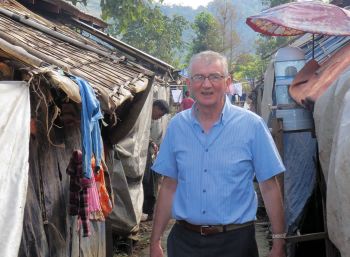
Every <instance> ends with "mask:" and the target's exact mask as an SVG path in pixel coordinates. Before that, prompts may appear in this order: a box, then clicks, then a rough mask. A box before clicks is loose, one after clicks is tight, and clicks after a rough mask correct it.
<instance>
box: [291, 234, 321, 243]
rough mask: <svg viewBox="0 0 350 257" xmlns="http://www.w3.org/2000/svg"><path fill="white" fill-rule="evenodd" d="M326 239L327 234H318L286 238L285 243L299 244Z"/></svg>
mask: <svg viewBox="0 0 350 257" xmlns="http://www.w3.org/2000/svg"><path fill="white" fill-rule="evenodd" d="M326 238H328V235H327V232H318V233H311V234H305V235H296V236H287V237H286V241H287V242H288V243H299V242H305V241H313V240H321V239H326Z"/></svg>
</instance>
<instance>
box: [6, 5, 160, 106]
mask: <svg viewBox="0 0 350 257" xmlns="http://www.w3.org/2000/svg"><path fill="white" fill-rule="evenodd" d="M0 8H6V9H7V10H10V11H11V12H14V13H17V14H21V15H20V18H22V19H23V18H24V16H23V15H27V16H29V17H31V18H29V20H30V21H34V22H35V23H38V24H42V25H45V26H46V27H47V29H48V30H49V31H51V32H53V33H56V34H60V35H65V36H67V37H69V38H71V39H73V40H77V41H79V42H80V43H82V44H83V45H84V46H89V47H90V48H91V47H92V48H95V49H98V50H99V51H100V52H104V53H105V54H104V55H103V56H102V55H101V54H99V53H96V52H94V51H90V50H87V49H84V47H79V46H77V45H74V44H72V43H70V42H67V41H66V40H62V39H60V38H59V37H56V36H52V35H49V34H48V33H45V32H43V31H40V30H38V29H36V28H33V27H31V26H28V25H26V24H24V23H22V22H20V21H17V20H15V19H16V17H8V16H6V15H3V14H1V15H0V38H2V39H4V40H6V41H9V42H10V43H12V44H13V45H18V46H21V47H22V48H24V49H25V50H27V51H28V52H29V53H31V54H32V55H34V56H37V57H39V58H43V57H44V58H47V59H48V60H53V61H54V62H55V63H54V64H56V65H57V66H59V67H60V68H66V69H68V71H69V73H71V74H73V75H77V76H80V77H83V78H84V79H86V80H87V81H88V82H89V83H90V84H91V85H92V87H93V88H94V89H95V91H96V93H97V95H98V97H99V100H100V101H101V103H102V107H103V108H104V109H105V111H108V112H113V111H114V110H115V109H116V108H117V107H118V106H120V105H121V104H122V103H123V102H124V101H125V100H127V99H131V98H132V97H133V96H134V94H136V93H138V92H141V91H143V90H144V89H145V88H146V87H147V85H148V83H149V80H150V79H151V78H152V75H153V73H152V72H151V71H148V70H146V69H144V68H143V67H141V66H139V65H137V64H133V63H130V62H125V61H124V60H123V59H122V58H121V59H118V56H116V55H115V54H114V53H112V52H110V51H109V50H108V49H107V48H103V47H102V46H99V45H97V44H96V43H95V42H93V41H90V40H88V39H86V38H84V37H83V36H81V35H80V34H79V33H77V32H75V31H73V30H70V29H69V28H68V27H65V26H62V25H60V24H53V23H52V22H50V21H47V20H45V19H43V18H42V17H39V16H37V15H35V14H33V13H31V12H30V11H29V10H27V9H25V8H24V7H21V6H20V5H19V4H18V3H14V1H11V3H10V4H0ZM51 28H53V29H51ZM119 57H120V56H119ZM44 60H45V59H44ZM48 62H49V61H48ZM49 63H50V62H49ZM51 64H52V63H51ZM106 97H107V98H109V99H106Z"/></svg>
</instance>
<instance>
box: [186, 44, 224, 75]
mask: <svg viewBox="0 0 350 257" xmlns="http://www.w3.org/2000/svg"><path fill="white" fill-rule="evenodd" d="M198 60H201V61H204V62H205V63H206V64H208V65H209V64H211V63H213V62H215V61H220V62H221V64H222V67H223V69H224V74H223V75H225V76H227V75H228V65H227V58H226V57H225V56H223V55H222V54H220V53H218V52H214V51H210V50H208V51H203V52H200V53H198V54H195V55H193V56H192V58H191V60H190V63H189V65H188V75H189V77H192V75H193V74H192V66H193V64H194V63H195V62H197V61H198Z"/></svg>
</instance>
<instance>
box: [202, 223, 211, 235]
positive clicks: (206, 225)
mask: <svg viewBox="0 0 350 257" xmlns="http://www.w3.org/2000/svg"><path fill="white" fill-rule="evenodd" d="M203 228H210V226H208V225H206V226H201V229H200V232H201V236H206V235H207V233H204V232H203Z"/></svg>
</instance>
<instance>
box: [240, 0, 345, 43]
mask: <svg viewBox="0 0 350 257" xmlns="http://www.w3.org/2000/svg"><path fill="white" fill-rule="evenodd" d="M246 23H247V24H248V25H249V26H250V27H251V28H252V29H253V30H255V31H256V32H259V33H262V34H264V35H269V36H296V35H300V34H304V33H305V32H309V33H313V34H324V35H334V36H349V35H350V11H347V10H345V9H343V8H340V7H338V6H336V5H332V4H325V3H322V2H316V1H312V2H293V3H288V4H283V5H279V6H276V7H273V8H270V9H268V10H266V11H263V12H261V13H260V14H258V15H254V16H250V17H248V18H247V20H246Z"/></svg>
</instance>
